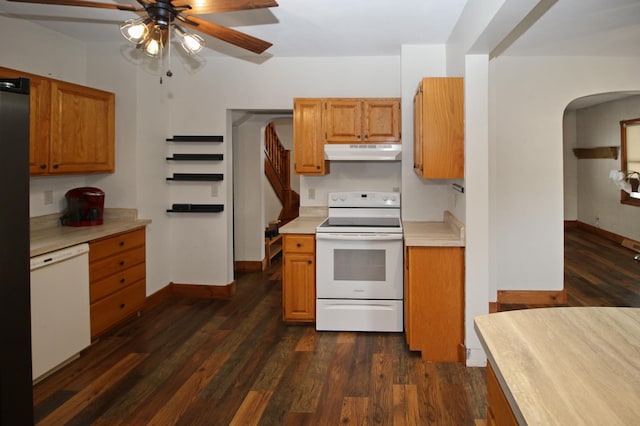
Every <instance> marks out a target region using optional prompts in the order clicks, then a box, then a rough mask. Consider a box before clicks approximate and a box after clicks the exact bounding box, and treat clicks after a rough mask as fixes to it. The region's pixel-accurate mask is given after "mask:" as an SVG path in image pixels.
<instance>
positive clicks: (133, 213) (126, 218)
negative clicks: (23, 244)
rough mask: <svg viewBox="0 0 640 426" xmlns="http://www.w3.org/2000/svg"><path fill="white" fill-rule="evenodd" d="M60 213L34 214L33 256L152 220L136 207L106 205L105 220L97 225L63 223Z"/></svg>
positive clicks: (135, 226) (128, 229) (131, 228)
mask: <svg viewBox="0 0 640 426" xmlns="http://www.w3.org/2000/svg"><path fill="white" fill-rule="evenodd" d="M61 215H62V214H53V215H46V216H38V217H32V218H31V220H30V222H31V257H33V256H38V255H41V254H44V253H48V252H51V251H54V250H60V249H63V248H65V247H71V246H73V245H76V244H82V243H86V242H89V241H91V240H96V239H98V238H103V237H107V236H109V235H114V234H118V233H120V232H126V231H131V230H133V229H136V228H141V227H143V226H146V225H148V224H150V223H151V220H148V219H138V217H137V216H138V212H137V210H135V209H105V210H104V214H103V224H102V225H95V226H62V225H60V220H59V218H60V216H61Z"/></svg>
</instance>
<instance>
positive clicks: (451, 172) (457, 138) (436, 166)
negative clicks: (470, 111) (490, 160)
mask: <svg viewBox="0 0 640 426" xmlns="http://www.w3.org/2000/svg"><path fill="white" fill-rule="evenodd" d="M421 103H422V112H421V115H422V126H421V127H422V136H421V142H420V143H421V144H422V150H421V152H422V156H421V159H420V160H421V161H422V162H423V167H422V170H421V172H420V173H419V174H420V175H421V176H422V177H424V178H427V179H462V178H464V85H463V79H462V78H459V77H436V78H425V79H423V81H422V102H421ZM414 155H415V152H414Z"/></svg>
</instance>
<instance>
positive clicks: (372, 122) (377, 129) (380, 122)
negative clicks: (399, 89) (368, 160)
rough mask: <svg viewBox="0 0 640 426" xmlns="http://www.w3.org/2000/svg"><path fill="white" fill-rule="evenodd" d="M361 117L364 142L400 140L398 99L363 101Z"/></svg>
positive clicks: (397, 141)
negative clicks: (362, 119)
mask: <svg viewBox="0 0 640 426" xmlns="http://www.w3.org/2000/svg"><path fill="white" fill-rule="evenodd" d="M363 118H364V141H365V142H371V143H399V142H400V99H368V100H366V101H364V103H363Z"/></svg>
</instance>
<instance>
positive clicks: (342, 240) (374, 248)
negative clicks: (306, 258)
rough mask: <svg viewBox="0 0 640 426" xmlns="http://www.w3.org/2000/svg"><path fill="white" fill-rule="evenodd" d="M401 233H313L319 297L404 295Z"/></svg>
mask: <svg viewBox="0 0 640 426" xmlns="http://www.w3.org/2000/svg"><path fill="white" fill-rule="evenodd" d="M402 255H403V253H402V234H375V233H364V234H338V233H317V234H316V295H317V298H318V299H395V300H401V299H402V298H403V297H402V295H403V285H402V278H403V274H402V273H403V260H402V259H403V256H402Z"/></svg>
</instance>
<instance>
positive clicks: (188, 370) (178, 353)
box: [34, 229, 640, 425]
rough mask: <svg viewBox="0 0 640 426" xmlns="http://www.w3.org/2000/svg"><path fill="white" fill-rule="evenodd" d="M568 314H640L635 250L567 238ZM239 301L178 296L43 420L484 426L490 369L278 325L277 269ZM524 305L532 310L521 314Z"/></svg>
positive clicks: (75, 380) (243, 280)
mask: <svg viewBox="0 0 640 426" xmlns="http://www.w3.org/2000/svg"><path fill="white" fill-rule="evenodd" d="M565 241H566V243H565V246H566V253H565V256H566V261H565V262H566V272H565V280H566V283H565V286H566V288H567V291H568V294H569V304H570V305H571V306H583V305H599V306H611V305H617V306H640V288H639V287H640V284H639V283H640V265H639V264H638V263H637V262H634V261H633V259H632V258H633V255H634V253H633V252H631V251H630V250H628V249H625V248H623V247H620V246H619V245H616V244H615V243H611V242H609V241H608V240H604V239H602V238H601V237H598V236H595V235H592V234H589V233H587V232H585V231H582V230H579V229H569V230H567V232H566V234H565ZM278 263H279V262H276V264H275V265H274V266H272V267H270V269H268V270H267V271H265V272H263V273H241V274H238V275H237V277H236V281H237V294H236V295H235V297H234V298H233V300H230V301H221V300H203V299H186V298H181V299H170V300H167V301H165V302H164V303H163V304H161V305H158V306H156V307H155V308H153V309H151V310H149V311H146V312H144V314H143V315H142V316H140V317H138V318H135V319H134V320H132V321H130V322H129V323H128V324H126V325H124V326H123V327H121V328H119V329H117V330H115V331H114V332H112V333H110V334H108V335H106V336H105V337H103V338H102V339H101V340H100V341H98V342H97V343H95V344H94V345H92V346H91V347H90V348H88V349H87V350H85V351H84V352H83V354H82V356H81V357H80V359H78V360H76V361H74V362H72V363H71V364H69V365H68V366H66V367H65V368H63V369H61V370H60V371H58V372H56V373H54V374H53V375H51V376H50V377H48V378H47V379H45V380H44V381H42V382H40V383H39V384H37V385H36V386H34V413H35V418H36V421H37V422H38V424H50V425H63V424H70V425H89V424H95V425H147V424H158V425H173V424H177V425H228V424H235V425H250V424H260V425H304V424H321V425H338V424H380V425H392V424H394V425H405V424H406V425H484V424H486V422H485V420H484V419H485V417H486V416H485V411H486V389H485V386H486V385H485V376H484V375H485V369H484V368H466V367H464V365H462V364H444V363H443V364H441V363H427V362H423V361H422V360H421V359H420V356H419V355H418V354H415V353H411V352H409V351H408V350H407V347H406V345H405V342H404V335H403V334H398V333H348V332H316V331H315V329H314V328H313V326H299V325H298V326H296V325H285V324H283V323H282V321H281V298H282V291H281V282H280V266H279V264H278ZM523 307H527V306H523Z"/></svg>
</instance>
